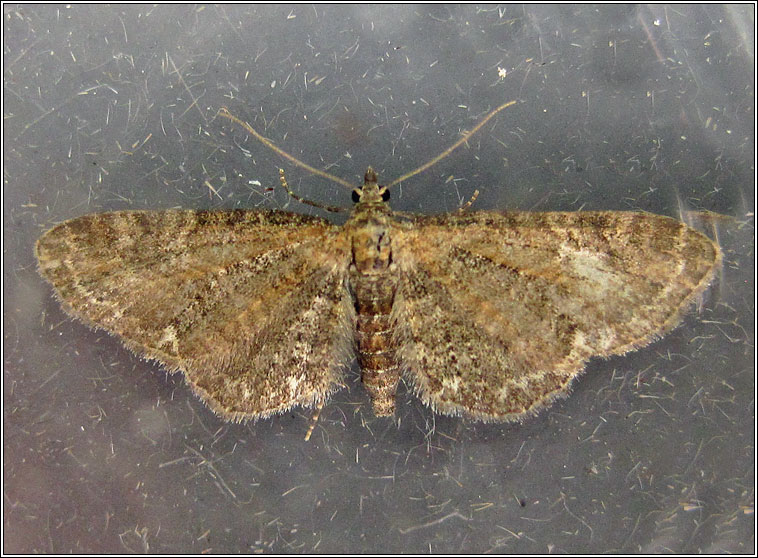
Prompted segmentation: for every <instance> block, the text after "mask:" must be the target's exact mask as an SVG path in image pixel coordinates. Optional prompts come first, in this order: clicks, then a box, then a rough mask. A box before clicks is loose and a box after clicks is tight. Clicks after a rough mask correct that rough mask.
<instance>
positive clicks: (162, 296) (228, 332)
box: [37, 210, 355, 420]
mask: <svg viewBox="0 0 758 558" xmlns="http://www.w3.org/2000/svg"><path fill="white" fill-rule="evenodd" d="M189 246H191V248H188V247H189ZM349 248H350V246H349V241H348V240H347V239H346V238H345V236H344V234H343V233H342V232H340V229H339V228H338V227H335V226H334V225H331V224H330V223H328V222H327V221H325V220H323V219H318V218H315V217H308V216H303V215H297V214H293V213H286V212H279V211H265V210H263V211H182V210H176V211H174V210H172V211H121V212H114V213H105V214H98V215H87V216H84V217H80V218H77V219H72V220H70V221H66V222H64V223H62V224H60V225H58V226H57V227H55V228H53V229H51V230H50V231H48V232H47V233H45V234H44V235H43V236H42V237H41V238H40V240H39V241H38V243H37V257H38V260H39V268H40V272H41V273H42V275H43V276H44V277H46V278H47V279H48V281H50V283H52V285H53V286H54V287H55V290H56V293H57V295H58V297H59V298H60V300H61V301H62V302H63V305H64V308H65V309H66V310H67V312H68V313H70V314H71V315H73V316H76V317H78V318H80V319H82V320H84V321H85V322H87V323H88V324H89V325H91V326H94V327H98V328H103V329H105V330H107V331H109V332H111V333H114V334H116V335H118V336H120V337H121V338H122V339H123V341H124V342H125V344H126V345H127V346H128V347H129V348H131V349H132V350H134V351H135V352H136V353H138V354H140V355H143V356H145V357H147V358H151V359H155V360H158V361H160V362H161V363H163V364H164V365H165V366H166V367H167V369H169V370H171V371H177V370H182V371H184V372H185V374H186V378H187V381H188V382H189V383H190V384H191V385H192V387H193V388H194V389H195V391H196V392H197V393H198V394H199V395H200V396H201V397H202V398H203V399H204V400H205V402H206V403H207V404H208V405H209V406H210V407H211V408H212V409H213V410H214V411H216V412H217V413H218V414H220V415H222V416H224V417H225V418H227V419H231V420H243V419H246V418H251V417H253V418H254V417H259V416H266V415H268V414H271V413H274V412H280V411H284V410H286V409H288V408H290V407H292V406H293V405H298V404H302V405H308V404H312V403H315V402H320V401H322V400H323V399H324V398H325V397H326V396H327V395H328V394H329V393H330V392H331V391H332V390H334V389H335V387H337V384H338V382H339V380H340V368H341V366H342V365H343V364H345V363H347V362H349V359H350V358H351V356H352V342H353V339H352V338H353V330H354V328H355V311H354V308H353V304H352V302H351V299H350V295H349V293H348V291H347V289H346V288H345V276H346V273H347V267H348V265H349V262H350V249H349Z"/></svg>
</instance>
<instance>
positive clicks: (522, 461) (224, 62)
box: [3, 4, 755, 553]
mask: <svg viewBox="0 0 758 558" xmlns="http://www.w3.org/2000/svg"><path fill="white" fill-rule="evenodd" d="M754 15H755V14H754V8H753V6H752V5H739V6H702V5H701V6H695V7H691V6H683V5H678V6H674V7H666V6H660V5H659V6H652V7H651V6H617V5H614V6H602V7H594V6H579V7H573V6H567V5H566V6H558V7H556V6H552V7H550V6H481V7H477V6H472V5H466V6H455V5H445V6H434V5H423V6H380V7H379V6H344V5H343V6H320V5H317V6H306V5H297V6H275V5H266V6H222V7H211V6H185V5H180V6H177V5H162V6H147V5H129V6H111V7H108V6H99V5H98V6H92V5H90V6H82V5H75V4H74V5H71V6H70V7H64V6H63V5H60V6H56V5H42V6H39V5H34V6H30V5H5V6H4V21H3V25H4V31H5V43H4V53H3V54H4V100H5V104H4V111H3V112H4V114H3V116H4V126H5V127H4V139H5V150H4V163H5V171H4V180H5V188H4V195H3V198H4V204H3V217H4V226H3V248H4V251H3V256H4V266H3V277H4V287H3V294H4V304H3V314H4V328H3V334H4V339H3V342H4V362H3V365H4V368H3V386H4V442H3V444H4V471H3V474H4V498H3V511H4V527H5V529H4V551H5V552H124V551H133V552H144V551H150V552H202V551H213V552H221V551H226V552H246V551H277V552H350V551H352V552H417V553H421V552H484V551H496V552H593V553H594V552H606V551H610V552H614V551H615V552H668V551H674V552H723V551H731V552H748V551H751V550H753V549H754V541H755V532H754V514H753V513H752V510H753V506H754V490H755V484H754V456H755V454H754V443H753V440H754V424H755V408H754V402H755V400H754V392H755V379H754V366H753V347H754V328H753V325H754V319H755V316H754V305H753V297H754V280H753V277H754V213H753V211H754V202H755V199H754V168H753V154H754V138H755V135H754V128H753V122H754V102H755V99H754V79H755V75H754V46H755V45H754V42H753V39H754V21H755V19H754ZM503 74H504V75H503ZM512 99H515V100H517V101H518V103H517V105H516V106H514V107H512V108H510V109H507V110H506V111H504V112H503V113H501V114H500V115H498V117H497V118H496V119H495V120H493V121H492V122H491V123H489V124H488V125H487V126H486V127H485V128H484V129H483V130H482V131H481V132H480V133H479V135H478V136H476V137H475V138H474V139H473V140H472V141H471V142H469V145H468V147H464V148H461V149H459V150H458V151H456V152H455V153H454V154H453V155H451V156H450V157H448V158H447V159H446V160H444V161H443V162H441V163H440V164H438V165H437V166H435V167H434V168H433V169H431V170H429V171H427V172H426V173H424V174H422V175H420V176H418V177H415V178H414V179H411V180H409V181H407V182H406V183H404V184H403V185H401V186H400V187H398V189H397V190H395V191H394V192H393V207H394V208H395V209H400V210H405V211H416V212H424V213H434V212H439V211H449V210H454V209H455V208H456V207H458V205H459V204H460V203H461V201H462V200H465V199H467V198H468V197H469V196H470V195H471V193H472V192H473V190H474V189H479V190H480V191H481V195H480V197H479V199H478V200H477V202H476V206H475V207H476V208H478V209H486V208H492V209H528V210H577V209H602V210H628V209H640V210H646V211H652V212H655V213H661V214H666V215H672V216H677V217H680V218H682V219H686V220H688V222H692V224H693V225H695V226H698V227H699V228H701V230H704V231H705V232H707V233H708V234H709V235H711V236H712V237H716V238H718V240H719V242H720V245H721V247H722V249H723V251H724V256H725V257H724V266H723V269H722V270H721V272H720V273H719V276H718V278H717V281H716V282H715V284H714V287H713V288H711V289H710V290H709V291H708V292H707V293H706V295H705V296H704V297H703V301H702V303H701V304H699V305H698V306H697V307H695V308H693V310H692V312H690V314H689V315H688V317H687V318H686V319H685V321H684V322H683V324H682V325H681V326H680V327H679V328H678V329H676V330H675V331H674V332H673V333H671V334H670V335H668V336H667V337H665V338H664V339H662V340H660V341H658V342H657V343H654V344H652V345H650V346H648V347H646V348H644V349H642V350H639V351H637V352H634V353H630V354H629V355H626V356H624V357H619V358H613V359H611V360H607V361H601V360H594V361H592V362H590V365H589V367H588V369H587V372H586V373H585V374H584V375H583V376H582V377H581V378H580V379H579V380H578V381H577V382H576V383H575V384H574V389H573V393H572V395H571V396H570V397H569V398H567V399H565V400H561V401H559V402H557V403H556V404H555V405H553V406H552V407H551V408H549V409H547V410H545V411H543V412H542V413H541V414H540V415H538V416H537V417H533V418H531V419H529V420H527V421H525V422H524V423H523V424H476V423H470V422H466V421H463V420H461V419H459V418H455V417H443V416H435V415H434V414H433V413H432V412H431V411H430V410H429V409H427V408H425V407H424V406H423V405H422V404H421V403H420V402H419V401H418V400H417V399H415V398H414V397H413V396H412V395H411V394H409V393H407V392H406V390H405V389H404V388H402V387H401V393H400V395H399V404H398V412H397V420H396V421H394V422H393V421H390V420H387V419H377V418H375V417H373V415H372V413H371V410H370V405H369V401H368V397H367V395H366V393H365V392H364V390H363V389H362V387H361V386H360V382H359V380H358V371H357V369H356V367H355V365H353V367H352V372H351V373H350V374H349V376H348V382H347V384H348V385H347V388H348V389H344V390H342V391H340V392H338V393H337V394H336V396H335V397H334V398H333V400H332V401H331V402H330V403H329V404H328V405H327V406H326V407H325V408H324V410H323V412H322V414H321V418H320V420H319V422H318V424H317V426H316V429H315V432H314V435H313V438H312V440H311V441H310V442H308V443H306V442H304V441H303V436H304V434H305V432H306V430H307V428H308V425H309V418H310V414H311V412H310V411H308V410H299V411H296V412H291V413H287V414H285V415H283V416H278V417H274V418H272V419H269V420H264V421H259V422H257V423H249V424H245V425H240V424H226V423H224V422H222V421H221V420H219V419H218V418H216V417H215V416H214V415H213V414H212V413H211V412H210V411H209V410H207V409H206V408H205V407H204V406H203V404H202V403H201V402H200V401H199V400H197V399H196V398H195V397H194V396H193V395H192V393H191V391H190V389H189V388H188V387H187V386H186V385H185V384H184V382H183V380H182V378H181V376H167V375H166V374H165V373H164V372H163V371H161V369H160V368H159V367H158V366H157V365H155V364H153V363H150V362H144V361H141V360H139V359H138V358H135V357H134V356H133V355H132V354H131V353H129V352H128V351H127V350H126V349H125V348H123V346H122V345H121V344H120V342H119V341H118V340H117V339H114V338H112V337H109V336H108V335H106V334H104V333H102V332H94V331H90V330H88V329H87V328H86V327H85V326H83V325H82V324H80V323H78V322H75V321H73V320H71V319H69V318H67V316H66V315H65V314H64V313H63V312H62V310H61V309H60V306H59V305H58V304H57V302H56V301H55V300H54V299H53V297H52V295H51V289H50V288H49V287H48V286H47V285H46V284H45V283H44V282H43V281H42V279H41V278H40V277H39V276H38V275H37V273H36V270H35V260H34V256H33V245H34V241H35V239H36V238H37V237H38V236H39V234H40V233H41V232H42V231H43V230H44V229H46V228H47V227H49V226H51V225H52V224H54V223H56V222H58V221H61V220H64V219H67V218H71V217H75V216H79V215H83V214H85V213H91V212H98V211H104V210H111V209H161V208H170V207H184V208H216V207H225V208H229V207H268V208H282V207H285V206H287V207H288V209H292V210H296V211H301V212H317V210H314V209H312V208H309V207H305V206H300V205H297V204H294V202H292V201H291V200H288V199H287V197H286V195H284V194H283V192H281V191H280V190H279V189H278V188H277V184H278V174H277V169H278V167H280V166H282V167H284V168H285V169H287V172H288V178H289V181H290V184H291V185H292V186H293V188H295V189H296V190H297V191H298V192H299V193H300V194H302V195H304V196H306V197H309V198H311V199H315V200H319V201H322V202H324V203H329V204H340V205H349V200H350V196H349V192H347V190H346V189H344V188H342V187H340V186H338V185H335V184H332V183H330V182H328V181H325V180H323V179H320V178H316V177H313V176H309V175H307V174H306V173H305V172H304V171H301V170H299V169H296V168H293V167H292V166H291V165H289V164H286V163H285V162H284V161H282V159H281V158H279V157H278V156H277V155H276V154H274V153H273V152H271V151H270V150H268V149H267V148H265V147H264V146H263V145H261V144H260V143H258V142H256V141H254V140H253V139H252V138H250V137H248V136H247V135H246V134H245V133H244V131H242V130H240V129H239V128H238V127H236V126H234V125H231V123H230V122H228V121H226V120H224V119H220V118H216V112H217V110H218V109H219V107H221V106H226V107H228V108H229V109H230V110H231V112H233V113H234V114H236V115H237V116H239V117H240V118H242V119H244V120H247V121H249V122H251V123H252V124H253V125H254V126H256V127H257V128H258V129H259V130H261V131H265V134H266V135H267V136H268V137H269V138H271V139H272V140H273V141H275V142H276V143H277V144H278V145H280V146H281V147H283V148H285V149H287V150H288V151H290V152H291V153H293V154H294V155H296V156H298V157H300V158H301V159H303V160H304V161H306V162H309V163H311V164H313V165H316V166H319V167H321V168H325V169H327V170H329V172H331V173H333V174H337V175H339V176H341V177H342V178H345V179H348V180H351V181H352V180H355V181H356V185H358V184H359V180H360V177H361V175H362V173H363V172H364V170H365V168H366V166H367V165H369V164H371V165H373V166H374V167H375V168H376V169H377V170H378V172H379V173H380V178H384V179H385V180H386V181H389V180H391V179H393V178H395V177H397V176H399V175H401V174H402V173H404V172H405V171H407V170H410V169H412V168H415V167H416V166H418V165H420V164H422V163H424V162H425V161H427V160H428V159H430V158H431V157H432V156H434V155H436V154H437V153H439V152H441V151H442V150H443V149H444V148H446V147H447V146H448V145H450V144H451V143H453V141H455V140H456V139H457V138H458V137H459V134H460V132H461V131H462V130H464V129H467V128H471V127H472V126H473V125H475V124H476V123H477V122H478V120H479V119H481V117H482V116H484V114H486V113H487V111H488V110H490V109H492V108H494V107H496V106H498V105H500V104H501V103H503V102H505V101H508V100H512ZM209 185H210V186H212V187H213V189H211V188H210V187H209ZM701 211H712V212H715V213H717V214H719V215H716V216H713V215H711V216H710V217H709V218H702V214H701V213H700V212H701ZM135 296H138V294H136V295H135Z"/></svg>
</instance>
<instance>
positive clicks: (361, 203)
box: [345, 167, 392, 274]
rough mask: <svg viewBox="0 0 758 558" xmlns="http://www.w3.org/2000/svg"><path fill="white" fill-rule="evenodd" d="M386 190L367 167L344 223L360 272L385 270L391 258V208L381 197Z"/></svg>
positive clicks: (356, 265) (354, 259)
mask: <svg viewBox="0 0 758 558" xmlns="http://www.w3.org/2000/svg"><path fill="white" fill-rule="evenodd" d="M385 192H386V189H385V188H384V187H383V186H379V185H378V184H377V183H376V174H375V173H374V172H373V170H372V169H371V167H369V170H368V171H367V172H366V181H365V183H364V185H363V187H362V188H361V189H360V190H356V193H357V194H358V196H359V200H358V202H357V203H356V204H355V207H354V208H353V211H352V213H351V214H350V219H349V220H348V222H347V223H346V224H345V226H346V228H347V230H349V231H350V235H351V241H352V251H353V264H354V265H355V269H356V270H357V271H358V272H360V273H366V274H374V273H381V272H384V271H386V270H388V269H389V265H390V263H391V261H392V239H391V234H390V228H391V222H392V210H391V209H390V207H389V205H388V204H387V202H386V201H384V199H383V195H384V193H385Z"/></svg>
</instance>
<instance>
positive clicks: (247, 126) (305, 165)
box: [218, 107, 355, 190]
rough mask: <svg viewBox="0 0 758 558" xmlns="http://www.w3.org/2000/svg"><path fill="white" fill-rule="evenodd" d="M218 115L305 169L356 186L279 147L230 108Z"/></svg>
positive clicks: (351, 187) (221, 109) (221, 110)
mask: <svg viewBox="0 0 758 558" xmlns="http://www.w3.org/2000/svg"><path fill="white" fill-rule="evenodd" d="M218 115H219V116H223V117H224V118H228V119H229V120H231V121H232V122H235V123H237V124H239V125H240V126H242V127H243V128H244V129H245V130H247V131H248V132H250V134H252V135H253V137H255V139H257V140H258V141H259V142H261V143H262V144H263V145H265V146H266V147H268V148H269V149H271V150H272V151H274V152H275V153H277V154H278V155H280V156H282V157H284V158H285V159H287V160H288V161H289V162H291V163H292V164H294V165H297V166H298V167H301V168H304V169H305V170H307V171H308V172H310V173H313V174H317V175H319V176H323V177H324V178H327V179H329V180H332V181H334V182H336V183H337V184H341V185H342V186H345V187H347V188H350V189H351V190H352V189H353V188H354V187H355V185H354V184H351V183H350V182H348V181H347V180H344V179H343V178H339V177H338V176H334V175H333V174H329V173H328V172H326V171H322V170H320V169H317V168H315V167H312V166H310V165H309V164H308V163H304V162H302V161H301V160H300V159H298V158H297V157H295V156H294V155H290V154H289V153H287V152H286V151H285V150H284V149H282V148H280V147H277V146H276V145H274V143H273V142H272V141H271V140H269V139H267V138H265V137H263V136H262V135H261V134H259V133H258V132H256V131H255V130H254V129H253V127H252V126H251V125H250V124H248V123H247V122H243V121H242V120H240V119H239V118H237V117H236V116H234V115H233V114H232V113H231V112H229V110H228V109H227V108H226V107H221V108H220V109H219V110H218Z"/></svg>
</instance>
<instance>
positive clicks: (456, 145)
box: [385, 101, 516, 188]
mask: <svg viewBox="0 0 758 558" xmlns="http://www.w3.org/2000/svg"><path fill="white" fill-rule="evenodd" d="M515 104H516V101H508V102H507V103H505V104H502V105H500V106H499V107H497V108H496V109H495V110H493V111H492V112H491V113H489V114H488V115H487V116H485V117H484V120H482V121H481V122H480V123H479V124H477V125H476V126H474V127H473V128H472V129H471V130H469V131H468V132H466V133H464V134H463V135H462V136H461V138H460V139H459V140H458V141H456V142H455V143H454V144H453V145H451V146H450V147H448V148H447V149H445V151H443V152H442V153H440V154H439V155H437V156H436V157H435V158H434V159H432V160H431V161H429V162H427V163H424V164H423V165H421V166H420V167H419V168H417V169H415V170H412V171H411V172H409V173H406V174H404V175H403V176H401V177H400V178H397V179H395V180H393V181H392V182H390V183H389V184H387V185H386V186H385V188H391V187H392V186H394V185H395V184H399V183H400V182H402V181H403V180H408V179H409V178H410V177H411V176H416V175H417V174H418V173H420V172H424V171H425V170H426V169H428V168H429V167H431V166H432V165H436V164H437V163H439V162H440V161H441V160H442V159H444V158H445V157H447V156H448V155H450V154H451V153H452V152H453V151H455V150H456V149H457V148H459V147H460V146H461V145H463V144H464V143H466V142H467V141H468V140H469V138H470V137H471V136H473V135H474V134H475V133H477V132H478V131H479V130H480V129H481V127H482V126H484V125H485V124H486V123H487V122H488V121H489V120H490V118H492V117H493V116H495V115H496V114H497V113H498V112H500V111H501V110H503V109H506V108H508V107H510V106H512V105H515Z"/></svg>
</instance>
